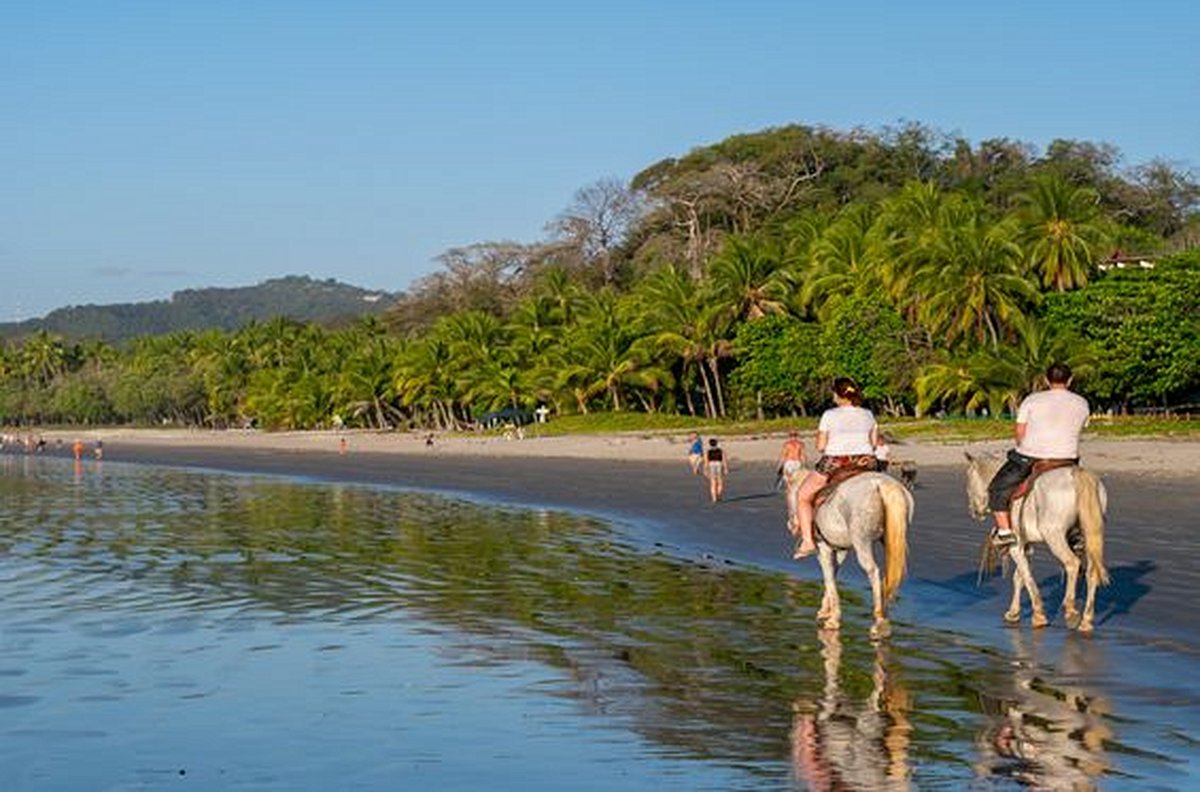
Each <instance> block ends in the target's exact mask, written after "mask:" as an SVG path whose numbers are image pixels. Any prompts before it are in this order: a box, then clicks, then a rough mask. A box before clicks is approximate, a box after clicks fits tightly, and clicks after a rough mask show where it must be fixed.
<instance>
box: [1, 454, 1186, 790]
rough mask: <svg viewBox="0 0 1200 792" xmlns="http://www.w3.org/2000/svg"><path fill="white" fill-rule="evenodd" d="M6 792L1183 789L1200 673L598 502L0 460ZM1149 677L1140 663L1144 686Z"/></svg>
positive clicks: (3, 780)
mask: <svg viewBox="0 0 1200 792" xmlns="http://www.w3.org/2000/svg"><path fill="white" fill-rule="evenodd" d="M0 473H2V475H0V499H2V500H0V502H2V508H0V738H2V739H0V789H5V790H21V789H30V790H53V789H142V788H166V787H180V788H182V786H183V785H184V784H187V785H190V786H191V787H192V788H203V789H215V788H221V789H395V788H417V787H420V788H437V789H467V788H478V787H480V786H485V785H486V786H488V787H491V788H496V789H513V788H523V789H528V790H536V789H560V788H564V787H569V788H572V789H650V788H663V787H666V788H675V789H762V788H784V789H786V788H817V789H821V788H843V789H903V788H914V789H931V788H932V789H937V788H944V789H961V788H963V787H965V786H971V787H975V788H1016V787H1019V786H1033V787H1036V788H1047V787H1048V788H1061V787H1068V788H1070V787H1071V786H1073V785H1074V786H1081V787H1084V788H1087V787H1089V786H1095V787H1099V788H1106V789H1107V788H1131V789H1132V788H1147V787H1156V788H1163V789H1172V788H1177V789H1186V788H1189V787H1194V786H1195V784H1196V783H1197V782H1198V781H1200V773H1198V772H1197V770H1196V762H1197V759H1200V748H1198V743H1197V734H1196V731H1195V725H1196V724H1195V721H1196V712H1197V706H1196V703H1197V702H1196V701H1195V700H1194V698H1193V696H1192V694H1191V693H1189V692H1188V691H1189V690H1190V689H1191V688H1189V687H1176V686H1174V685H1173V684H1172V683H1173V680H1171V679H1161V680H1158V682H1157V683H1156V684H1154V685H1146V686H1131V685H1130V684H1128V683H1127V682H1122V681H1121V680H1122V679H1123V678H1124V677H1122V675H1121V674H1120V673H1118V671H1119V669H1115V668H1112V667H1111V666H1112V664H1113V663H1114V662H1116V661H1115V660H1114V658H1119V657H1121V656H1123V655H1121V648H1120V647H1119V646H1117V645H1115V644H1113V643H1111V642H1106V641H1104V640H1093V639H1084V638H1081V637H1080V636H1076V635H1072V634H1070V633H1068V632H1066V631H1056V632H1050V631H1045V632H1041V633H1036V634H1035V633H1031V632H1029V631H1019V630H1014V631H1012V632H1011V633H1010V634H1009V638H1008V639H1007V640H1008V641H1009V645H1007V646H1003V647H995V646H988V645H986V644H981V643H980V642H978V641H976V640H973V639H972V638H971V637H970V636H969V635H966V634H963V633H957V632H950V631H945V630H942V631H937V630H927V629H920V628H918V627H914V626H911V625H906V626H905V627H904V629H903V630H897V635H896V636H895V637H894V638H893V639H892V640H891V641H889V642H887V643H884V644H881V645H874V644H872V643H870V642H869V641H868V640H867V639H866V629H865V625H864V624H863V622H862V619H863V618H864V616H865V613H864V610H863V608H862V602H861V598H858V597H856V594H855V592H854V590H853V589H854V587H853V586H851V587H849V590H848V591H847V592H846V594H845V595H844V596H846V599H847V610H848V612H849V613H848V615H849V617H848V618H847V624H846V625H845V628H844V630H843V632H842V634H841V635H840V636H838V635H830V634H823V633H819V632H817V631H816V630H815V629H814V628H813V625H812V622H811V614H812V612H813V610H814V609H815V608H816V606H817V604H818V600H819V596H820V590H819V587H818V586H817V585H816V584H813V583H810V582H805V581H798V580H795V579H791V578H789V577H787V576H785V575H783V574H781V573H779V572H777V571H771V570H764V569H756V568H752V567H748V566H745V565H739V564H733V563H729V562H727V561H723V560H721V559H708V560H702V561H697V560H695V559H688V558H680V557H674V556H672V555H671V554H669V553H666V552H664V551H663V550H662V549H661V548H655V547H652V546H651V547H647V546H643V545H640V544H636V543H634V542H633V540H630V539H629V538H627V537H626V536H624V535H623V534H622V533H621V532H620V531H619V530H618V529H616V528H614V527H612V526H609V525H606V524H604V523H602V522H599V521H597V520H593V519H588V518H582V517H578V516H574V515H570V514H565V513H558V512H546V511H528V510H519V509H503V508H495V507H492V506H485V505H479V504H474V503H469V502H465V501H457V500H448V499H444V498H440V497H434V496H429V495H423V494H414V493H409V492H401V491H395V490H389V489H385V488H371V487H359V486H350V485H345V484H330V483H320V482H303V481H295V480H286V479H279V478H266V477H251V476H232V475H225V474H219V473H209V472H196V471H185V470H179V469H165V468H154V467H143V466H134V465H122V464H114V463H110V462H105V463H93V462H90V461H88V462H85V463H83V464H81V465H75V464H73V463H72V462H70V461H66V460H59V459H42V458H37V457H24V456H19V457H3V458H0ZM1149 678H1151V679H1154V678H1155V677H1154V675H1153V674H1150V675H1149Z"/></svg>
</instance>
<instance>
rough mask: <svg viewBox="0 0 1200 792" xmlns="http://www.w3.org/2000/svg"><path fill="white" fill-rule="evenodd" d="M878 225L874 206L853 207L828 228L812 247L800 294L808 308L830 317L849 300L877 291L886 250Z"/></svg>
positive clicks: (802, 301)
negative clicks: (880, 266)
mask: <svg viewBox="0 0 1200 792" xmlns="http://www.w3.org/2000/svg"><path fill="white" fill-rule="evenodd" d="M874 225H875V212H874V211H873V210H872V209H871V208H870V207H867V206H863V205H853V206H851V207H849V208H847V209H846V210H845V211H844V212H842V213H841V214H840V215H839V216H838V217H837V219H836V220H835V221H834V222H833V223H831V224H830V225H829V227H828V228H826V229H825V232H824V233H823V234H822V235H821V238H820V239H818V240H817V241H816V242H815V243H814V244H813V245H812V248H811V252H810V265H809V270H808V272H807V277H806V278H805V279H804V283H803V285H802V287H801V291H800V301H801V305H802V306H803V307H804V308H806V309H808V310H811V311H813V313H815V314H816V315H817V316H819V317H821V318H827V317H828V316H829V315H831V314H832V313H833V312H834V310H836V308H837V305H838V303H840V302H841V301H842V300H844V299H845V298H847V297H850V296H852V295H855V294H870V293H874V292H876V291H877V289H876V286H877V285H878V283H879V275H880V272H879V263H880V261H881V259H882V255H883V253H884V247H883V246H882V245H881V244H880V243H881V239H880V238H879V235H878V233H876V232H875V231H874V230H873V229H874Z"/></svg>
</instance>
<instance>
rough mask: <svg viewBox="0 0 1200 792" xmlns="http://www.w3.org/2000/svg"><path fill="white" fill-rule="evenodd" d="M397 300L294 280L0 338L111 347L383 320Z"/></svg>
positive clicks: (61, 319) (86, 314) (12, 326)
mask: <svg viewBox="0 0 1200 792" xmlns="http://www.w3.org/2000/svg"><path fill="white" fill-rule="evenodd" d="M395 300H396V295H393V294H389V293H388V292H380V291H368V290H367V289H360V288H358V287H356V286H350V285H348V284H345V283H340V282H338V281H335V280H333V279H329V280H314V279H312V278H309V277H304V276H296V275H290V276H288V277H284V278H275V279H272V280H268V281H264V282H262V283H260V284H258V285H256V286H242V287H235V288H228V289H221V288H209V289H186V290H184V291H178V292H175V293H174V294H172V295H171V299H169V300H154V301H151V302H140V303H118V304H114V305H74V306H70V307H67V308H58V309H56V310H54V311H51V312H50V313H48V314H46V316H44V317H42V318H40V319H28V320H25V321H23V322H3V323H0V337H3V338H19V337H23V336H26V335H29V334H31V333H36V332H38V331H39V330H46V331H49V332H51V333H54V334H57V335H62V336H65V337H67V338H99V339H103V340H105V341H108V342H110V343H112V342H117V341H124V340H127V339H130V338H135V337H137V336H142V335H159V334H162V333H172V332H175V331H177V330H206V329H211V328H219V329H222V330H233V329H236V328H238V327H241V326H243V325H245V324H247V323H248V322H250V321H252V320H265V319H271V318H274V317H276V316H286V317H289V318H292V319H298V320H300V321H312V322H321V323H336V322H339V321H347V320H351V319H354V318H357V317H360V316H367V315H378V314H382V313H383V312H384V311H385V310H386V309H387V308H388V307H389V306H390V305H392V303H394V302H395Z"/></svg>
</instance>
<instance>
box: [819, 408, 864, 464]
mask: <svg viewBox="0 0 1200 792" xmlns="http://www.w3.org/2000/svg"><path fill="white" fill-rule="evenodd" d="M874 428H875V416H874V415H872V414H871V411H870V410H866V409H863V408H862V407H851V406H849V405H847V406H845V407H834V408H832V409H830V410H826V411H825V412H824V413H822V415H821V422H820V423H819V424H817V431H818V432H825V433H826V434H827V435H828V439H827V440H826V443H825V450H824V451H823V452H822V453H824V454H825V455H826V456H851V455H856V454H874V453H875V447H874V445H872V443H871V433H872V430H874Z"/></svg>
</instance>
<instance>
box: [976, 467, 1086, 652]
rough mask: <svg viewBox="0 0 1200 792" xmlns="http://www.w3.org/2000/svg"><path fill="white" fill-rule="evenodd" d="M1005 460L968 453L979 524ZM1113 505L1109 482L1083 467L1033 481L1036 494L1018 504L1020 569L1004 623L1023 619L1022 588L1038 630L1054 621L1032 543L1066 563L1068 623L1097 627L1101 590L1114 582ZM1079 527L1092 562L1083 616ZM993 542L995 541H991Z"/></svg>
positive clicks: (1014, 554)
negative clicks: (1107, 547)
mask: <svg viewBox="0 0 1200 792" xmlns="http://www.w3.org/2000/svg"><path fill="white" fill-rule="evenodd" d="M1002 464H1004V460H1003V459H1002V458H1000V457H997V456H994V455H986V456H972V455H971V454H967V503H968V505H969V507H970V509H971V515H972V516H973V517H975V519H977V520H982V519H984V518H985V517H986V516H987V515H988V513H989V511H990V510H989V508H988V503H987V501H988V494H987V488H988V483H989V482H990V481H991V480H992V477H993V476H994V475H996V471H998V470H999V469H1000V466H1001V465H1002ZM1107 507H1108V494H1107V493H1106V492H1105V490H1104V484H1102V483H1101V482H1100V479H1098V478H1096V476H1095V474H1093V473H1091V472H1090V471H1087V470H1084V469H1083V468H1081V467H1077V466H1072V467H1063V468H1055V469H1053V470H1049V471H1046V472H1045V473H1043V474H1041V475H1040V476H1038V477H1037V479H1036V480H1035V481H1034V482H1033V487H1032V488H1031V490H1030V492H1029V493H1028V494H1026V495H1025V496H1024V497H1021V498H1018V499H1016V500H1014V501H1013V504H1012V528H1013V532H1014V533H1015V534H1016V535H1017V541H1016V542H1015V543H1014V544H1012V545H1010V546H1009V548H1008V554H1009V557H1010V558H1011V559H1012V561H1013V564H1014V567H1015V571H1014V572H1013V594H1012V602H1011V603H1010V604H1009V606H1008V610H1007V611H1006V612H1005V613H1004V620H1005V621H1006V622H1008V623H1009V624H1016V623H1017V622H1019V621H1020V620H1021V590H1022V589H1024V590H1025V591H1028V592H1029V602H1030V605H1031V606H1032V607H1033V616H1032V618H1031V621H1032V624H1033V626H1034V627H1045V626H1046V624H1047V623H1048V620H1047V618H1046V612H1045V609H1044V608H1043V606H1042V595H1041V592H1040V591H1038V586H1037V581H1036V580H1035V579H1034V577H1033V571H1032V569H1031V568H1030V566H1029V552H1030V550H1031V549H1032V548H1031V545H1033V544H1036V543H1039V542H1040V543H1043V544H1045V545H1046V547H1048V548H1050V552H1051V553H1053V554H1054V557H1055V558H1057V559H1058V561H1059V563H1061V564H1062V566H1063V570H1064V571H1065V572H1066V574H1067V584H1066V591H1065V592H1064V593H1063V604H1062V607H1063V615H1064V617H1065V618H1066V620H1067V625H1068V626H1070V627H1076V623H1077V629H1078V630H1079V631H1080V632H1091V631H1092V629H1093V628H1094V627H1095V624H1094V618H1095V614H1096V588H1097V587H1098V586H1102V585H1106V584H1107V583H1108V571H1107V570H1106V569H1105V568H1104V512H1105V510H1106V509H1107ZM1076 524H1078V526H1079V528H1080V530H1081V532H1082V535H1083V543H1084V551H1083V555H1084V559H1085V560H1086V562H1087V599H1086V600H1085V602H1084V606H1083V615H1082V617H1081V616H1080V614H1079V612H1078V611H1077V610H1076V609H1075V589H1076V587H1077V585H1078V581H1079V567H1080V563H1081V562H1080V559H1079V557H1078V556H1077V555H1076V554H1075V551H1074V550H1072V549H1071V542H1070V539H1069V534H1070V532H1071V529H1072V528H1074V527H1075V526H1076ZM989 541H990V540H989Z"/></svg>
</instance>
